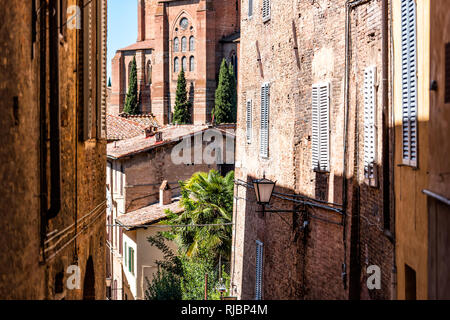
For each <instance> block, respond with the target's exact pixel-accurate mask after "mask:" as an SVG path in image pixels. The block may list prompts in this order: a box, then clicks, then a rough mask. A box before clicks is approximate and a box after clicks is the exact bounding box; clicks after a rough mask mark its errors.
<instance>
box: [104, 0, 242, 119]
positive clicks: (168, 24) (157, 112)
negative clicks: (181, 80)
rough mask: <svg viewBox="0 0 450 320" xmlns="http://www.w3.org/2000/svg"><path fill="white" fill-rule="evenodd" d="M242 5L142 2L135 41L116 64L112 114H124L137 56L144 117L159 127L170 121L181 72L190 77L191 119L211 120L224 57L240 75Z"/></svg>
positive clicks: (221, 0) (207, 0) (212, 0)
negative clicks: (238, 63) (148, 116)
mask: <svg viewBox="0 0 450 320" xmlns="http://www.w3.org/2000/svg"><path fill="white" fill-rule="evenodd" d="M239 13H240V1H236V0H138V38H137V42H136V43H134V44H132V45H130V46H128V47H126V48H123V49H120V50H118V51H117V53H116V55H115V57H114V58H113V60H112V88H111V100H110V104H109V113H111V114H118V113H121V112H122V110H123V108H124V105H125V98H126V94H127V89H128V79H129V74H130V69H131V68H130V67H131V62H132V61H133V58H136V64H137V78H138V99H139V104H140V111H141V112H142V113H152V114H153V115H154V116H155V117H156V119H157V120H158V122H159V123H160V124H161V125H165V124H168V123H171V118H172V113H173V107H174V103H175V92H176V87H177V78H178V74H179V72H180V71H181V69H182V68H183V69H184V71H185V74H186V80H187V90H188V97H189V99H190V100H191V102H192V105H193V110H192V112H191V114H192V121H193V123H195V124H204V123H207V122H209V121H210V120H211V111H212V109H213V106H214V93H215V89H216V83H217V77H218V71H219V67H220V63H221V61H222V59H223V58H226V59H227V60H228V61H229V62H231V63H233V65H234V66H235V71H236V72H237V61H238V57H237V54H238V39H239V30H240V14H239Z"/></svg>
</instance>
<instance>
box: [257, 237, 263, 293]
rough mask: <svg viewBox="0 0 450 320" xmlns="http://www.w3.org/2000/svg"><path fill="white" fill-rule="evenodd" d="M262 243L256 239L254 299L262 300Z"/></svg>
mask: <svg viewBox="0 0 450 320" xmlns="http://www.w3.org/2000/svg"><path fill="white" fill-rule="evenodd" d="M263 262H264V244H263V243H262V242H261V241H258V240H256V275H255V300H262V288H263Z"/></svg>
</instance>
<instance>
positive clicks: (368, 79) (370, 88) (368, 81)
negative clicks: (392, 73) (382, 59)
mask: <svg viewBox="0 0 450 320" xmlns="http://www.w3.org/2000/svg"><path fill="white" fill-rule="evenodd" d="M376 74H377V68H376V67H375V66H372V67H368V68H366V70H365V71H364V176H365V177H366V178H367V179H374V178H375V171H374V170H375V166H374V164H375V160H376V149H377V148H376V141H377V135H376V123H375V121H376V88H375V86H376Z"/></svg>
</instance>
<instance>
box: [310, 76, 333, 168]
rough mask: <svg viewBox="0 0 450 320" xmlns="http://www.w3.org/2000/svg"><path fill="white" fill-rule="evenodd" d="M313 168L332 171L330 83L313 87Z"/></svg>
mask: <svg viewBox="0 0 450 320" xmlns="http://www.w3.org/2000/svg"><path fill="white" fill-rule="evenodd" d="M312 168H313V170H315V171H325V172H329V171H330V85H329V83H319V84H314V85H313V88H312Z"/></svg>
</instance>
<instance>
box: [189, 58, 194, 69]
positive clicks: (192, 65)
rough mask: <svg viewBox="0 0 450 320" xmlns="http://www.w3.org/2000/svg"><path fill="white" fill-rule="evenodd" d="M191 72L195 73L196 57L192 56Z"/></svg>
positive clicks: (190, 62)
mask: <svg viewBox="0 0 450 320" xmlns="http://www.w3.org/2000/svg"><path fill="white" fill-rule="evenodd" d="M189 71H190V72H193V71H195V57H194V56H190V58H189Z"/></svg>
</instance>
